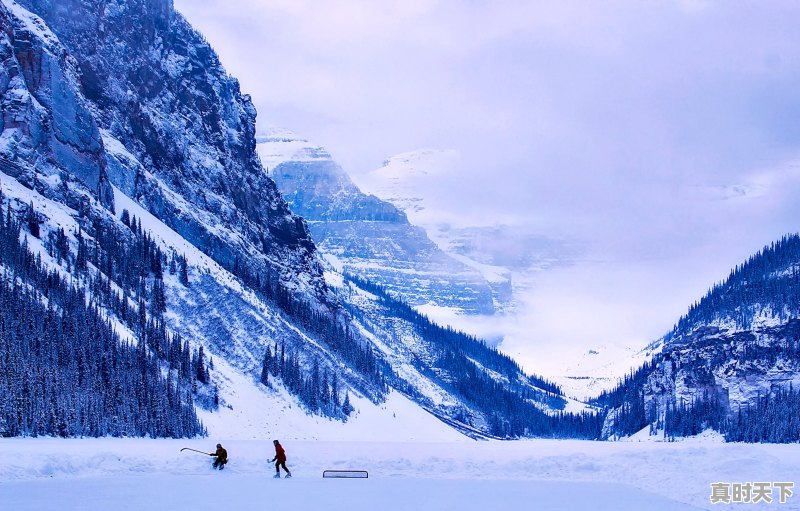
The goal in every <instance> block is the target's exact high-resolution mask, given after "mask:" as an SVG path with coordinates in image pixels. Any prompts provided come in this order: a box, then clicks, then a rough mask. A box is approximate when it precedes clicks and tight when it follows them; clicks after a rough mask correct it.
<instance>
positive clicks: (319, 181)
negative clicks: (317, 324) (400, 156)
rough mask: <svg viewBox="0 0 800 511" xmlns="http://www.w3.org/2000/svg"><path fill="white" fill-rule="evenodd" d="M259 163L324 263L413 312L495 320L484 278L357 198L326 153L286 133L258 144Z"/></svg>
mask: <svg viewBox="0 0 800 511" xmlns="http://www.w3.org/2000/svg"><path fill="white" fill-rule="evenodd" d="M258 142H259V144H258V148H259V149H258V150H259V154H260V156H261V159H262V162H264V165H265V166H267V167H268V168H269V169H270V170H269V171H270V176H271V177H272V178H273V179H274V180H275V183H276V184H277V185H278V188H279V189H280V191H281V193H282V194H283V196H284V197H285V198H286V200H287V202H288V203H289V205H290V207H291V209H292V211H294V212H296V213H298V214H300V215H302V216H303V217H304V218H305V219H306V220H307V221H308V225H309V228H310V230H311V233H312V237H313V238H314V241H315V242H316V244H317V246H318V247H319V249H320V250H321V251H322V252H323V253H324V254H325V255H326V257H327V258H328V259H329V260H331V261H333V262H334V264H335V265H337V266H340V267H341V268H342V269H343V270H344V271H346V272H349V273H353V274H355V275H358V276H360V277H362V278H366V279H368V280H370V281H372V282H374V283H376V284H379V285H381V286H384V287H385V288H387V289H388V290H389V291H390V292H391V293H392V294H393V295H394V296H396V297H400V298H402V299H403V300H405V301H406V302H408V303H410V304H411V305H415V306H416V305H434V306H438V307H448V308H452V309H455V310H457V311H458V312H461V313H468V314H491V313H493V312H494V303H493V301H492V289H491V287H490V286H489V283H487V281H486V280H485V279H484V278H483V276H482V275H481V274H480V273H479V272H478V271H475V270H474V269H472V268H469V267H468V266H466V265H464V264H462V263H461V262H459V261H456V260H455V259H453V258H452V257H450V256H448V255H447V254H445V253H444V252H442V251H441V250H440V249H439V247H437V246H436V244H435V243H433V242H432V241H431V240H430V239H429V238H428V236H427V234H426V232H425V230H424V229H423V228H421V227H419V226H415V225H411V224H410V223H409V221H408V219H407V218H406V215H405V213H404V212H402V211H400V210H399V209H398V208H397V207H395V206H394V205H392V204H390V203H389V202H386V201H383V200H381V199H378V198H377V197H375V196H374V195H367V194H365V193H362V192H361V190H359V189H358V187H357V186H356V185H355V184H353V182H352V181H351V179H350V177H349V176H348V175H347V174H346V173H345V171H344V170H342V168H341V167H340V166H339V165H338V164H337V163H336V162H335V161H334V160H333V158H332V157H331V156H330V154H328V152H327V151H325V149H323V148H321V147H319V146H316V145H314V144H311V143H310V142H308V141H307V140H305V139H303V138H301V137H299V136H297V135H295V134H293V133H291V132H289V131H286V130H272V131H271V132H268V133H266V134H264V135H261V136H259V137H258Z"/></svg>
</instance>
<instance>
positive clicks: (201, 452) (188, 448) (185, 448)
mask: <svg viewBox="0 0 800 511" xmlns="http://www.w3.org/2000/svg"><path fill="white" fill-rule="evenodd" d="M183 451H194V452H199V453H200V454H205V455H206V456H214V455H213V454H211V453H210V452H203V451H198V450H197V449H192V448H190V447H184V448H183V449H181V452H183Z"/></svg>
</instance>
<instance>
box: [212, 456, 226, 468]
mask: <svg viewBox="0 0 800 511" xmlns="http://www.w3.org/2000/svg"><path fill="white" fill-rule="evenodd" d="M226 463H228V460H221V459H219V458H217V459H215V460H214V463H212V464H211V466H212V467H214V468H218V469H220V470H222V469H223V468H225V464H226Z"/></svg>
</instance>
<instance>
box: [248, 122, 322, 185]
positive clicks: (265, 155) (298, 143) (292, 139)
mask: <svg viewBox="0 0 800 511" xmlns="http://www.w3.org/2000/svg"><path fill="white" fill-rule="evenodd" d="M256 144H257V146H256V147H257V151H258V156H259V157H260V158H261V163H262V164H263V165H264V167H265V168H266V169H267V172H268V173H270V174H271V173H272V171H273V170H274V169H275V167H277V166H278V165H280V164H281V163H285V162H287V161H294V162H313V161H330V160H331V155H330V153H328V151H326V150H325V149H324V148H323V147H321V146H319V145H316V144H313V143H311V142H309V141H308V140H307V139H305V138H303V137H301V136H299V135H298V134H297V133H295V132H293V131H291V130H288V129H285V128H279V127H268V128H266V129H264V130H263V131H262V132H261V133H259V134H258V135H256Z"/></svg>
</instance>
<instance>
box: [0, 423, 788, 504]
mask: <svg viewBox="0 0 800 511" xmlns="http://www.w3.org/2000/svg"><path fill="white" fill-rule="evenodd" d="M218 441H219V442H222V444H223V445H224V446H225V447H226V449H228V452H229V456H230V459H231V461H230V463H229V464H228V467H227V468H226V469H225V470H224V471H222V472H215V471H212V470H211V469H210V462H211V458H210V457H208V456H203V455H201V454H197V453H191V452H180V448H181V447H191V448H195V449H199V450H205V451H211V450H213V449H212V447H213V446H214V445H215V444H216V443H217V442H218ZM284 447H285V448H286V451H287V454H288V461H287V464H288V465H289V468H290V469H291V470H292V472H293V475H294V477H293V478H292V479H288V480H287V479H281V480H276V479H273V478H272V475H273V472H274V468H273V466H272V465H271V464H270V463H268V460H269V459H271V458H272V456H273V455H274V451H273V449H272V443H271V441H270V440H264V441H256V440H249V441H234V440H231V441H226V440H225V439H224V438H221V439H216V438H208V439H200V440H189V441H186V440H147V439H80V440H61V439H50V438H47V439H2V440H0V454H1V455H2V459H3V463H2V464H1V465H0V502H2V503H3V506H2V507H3V509H9V510H14V511H22V510H34V509H35V510H40V509H41V510H44V509H58V510H95V509H98V510H105V509H109V510H110V509H114V510H134V509H136V510H139V509H170V510H184V509H185V510H192V511H198V510H205V509H209V510H210V509H220V508H223V509H235V510H250V509H254V510H255V509H259V510H268V509H272V508H282V509H287V508H288V509H326V510H339V509H341V510H344V509H347V510H349V511H352V510H367V509H369V510H376V509H380V510H387V511H394V510H446V509H458V510H460V511H463V510H472V509H475V510H482V511H483V510H494V509H499V510H504V511H505V510H509V511H510V510H530V509H536V510H573V509H580V510H583V509H591V510H595V509H609V510H612V509H613V510H690V509H698V508H700V509H703V508H704V509H739V508H741V507H742V506H744V507H746V508H748V509H762V508H763V509H773V508H775V509H782V510H783V509H800V496H793V497H790V498H788V499H787V502H786V503H785V504H779V503H778V502H777V493H776V495H775V497H776V499H775V501H774V502H773V503H772V504H764V503H760V504H730V505H724V504H715V505H712V504H711V503H710V499H709V496H710V493H711V489H710V484H711V483H713V482H720V481H722V482H753V481H770V482H777V481H791V482H794V483H795V485H797V486H800V480H798V476H799V475H800V445H799V444H791V445H747V444H724V443H718V442H714V441H709V440H708V439H692V440H688V441H684V442H678V443H659V442H641V443H639V442H584V441H570V440H531V441H519V442H494V441H490V442H472V441H464V442H437V443H424V442H413V443H411V442H397V443H395V442H323V441H291V440H287V441H285V442H284ZM325 469H359V470H368V471H369V479H361V480H331V479H323V478H322V477H321V476H322V471H323V470H325ZM795 493H800V488H797V491H795Z"/></svg>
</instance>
